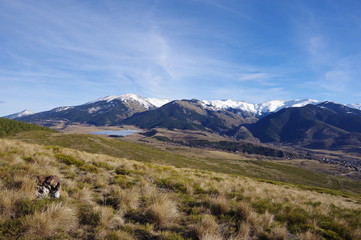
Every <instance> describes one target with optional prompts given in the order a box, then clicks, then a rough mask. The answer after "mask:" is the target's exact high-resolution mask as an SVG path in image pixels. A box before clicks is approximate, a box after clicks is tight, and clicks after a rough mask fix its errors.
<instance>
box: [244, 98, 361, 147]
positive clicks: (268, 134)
mask: <svg viewBox="0 0 361 240" xmlns="http://www.w3.org/2000/svg"><path fill="white" fill-rule="evenodd" d="M247 128H248V130H250V132H251V133H252V134H253V136H255V137H257V138H259V139H260V140H261V141H262V142H281V143H296V144H302V145H306V146H310V147H317V148H336V147H341V146H343V145H345V144H350V143H351V142H352V144H353V145H355V144H356V145H358V144H360V143H361V115H360V111H359V110H356V109H352V108H349V107H347V106H345V105H341V104H335V103H330V102H324V103H321V104H319V105H306V106H304V107H298V108H284V109H282V110H280V111H278V112H276V113H273V114H270V115H268V116H266V117H264V118H262V119H260V120H259V121H258V122H257V123H255V124H251V125H248V126H247Z"/></svg>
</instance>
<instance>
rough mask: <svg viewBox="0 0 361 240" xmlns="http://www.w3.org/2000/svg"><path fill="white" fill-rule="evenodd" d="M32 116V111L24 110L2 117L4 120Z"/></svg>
mask: <svg viewBox="0 0 361 240" xmlns="http://www.w3.org/2000/svg"><path fill="white" fill-rule="evenodd" d="M32 114H34V113H33V112H32V111H30V110H27V109H25V110H24V111H21V112H18V113H14V114H11V115H7V116H4V118H8V119H15V118H19V117H25V116H28V115H32Z"/></svg>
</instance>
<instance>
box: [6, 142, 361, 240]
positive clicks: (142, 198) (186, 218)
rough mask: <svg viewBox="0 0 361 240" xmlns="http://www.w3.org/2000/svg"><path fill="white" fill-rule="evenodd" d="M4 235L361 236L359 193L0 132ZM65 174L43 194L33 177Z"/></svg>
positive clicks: (233, 238)
mask: <svg viewBox="0 0 361 240" xmlns="http://www.w3.org/2000/svg"><path fill="white" fill-rule="evenodd" d="M0 166H1V168H0V239H23V240H25V239H130V240H131V239H136V240H138V239H167V240H168V239H169V240H182V239H207V240H208V239H215V240H216V239H231V240H236V239H310V240H313V239H360V238H361V237H360V236H361V231H360V229H361V222H360V219H359V217H360V215H361V206H360V198H359V196H357V195H353V196H347V198H346V197H345V196H340V195H337V194H329V193H328V192H327V191H318V190H316V191H314V190H313V189H300V187H299V186H292V185H286V184H283V185H281V184H275V183H274V182H268V181H258V180H254V179H250V178H246V177H240V176H236V175H228V174H222V173H214V172H209V171H203V170H193V169H187V168H175V167H170V166H162V165H157V164H152V163H140V162H136V161H132V160H128V159H125V158H116V157H112V156H108V155H102V154H91V153H87V152H82V151H77V150H73V149H67V148H62V147H56V146H51V147H44V146H39V145H34V144H26V143H23V142H17V141H12V140H5V139H0ZM50 174H56V175H58V176H59V177H60V178H61V179H62V190H61V197H60V199H35V196H34V188H35V176H36V175H50Z"/></svg>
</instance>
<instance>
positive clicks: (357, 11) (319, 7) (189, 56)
mask: <svg viewBox="0 0 361 240" xmlns="http://www.w3.org/2000/svg"><path fill="white" fill-rule="evenodd" d="M360 39H361V2H360V1H358V0H355V1H353V0H344V1H328V0H317V1H314V0H289V1H288V0H287V1H276V0H252V1H251V0H219V1H216V0H154V1H153V0H132V1H122V0H104V1H95V0H94V1H91V0H87V1H84V0H78V1H77V0H47V1H45V0H23V1H20V0H1V1H0V86H1V88H0V116H2V115H6V114H10V113H14V112H18V111H21V110H23V109H29V110H32V111H34V112H38V111H44V110H49V109H51V108H54V107H58V106H66V105H79V104H83V103H85V102H88V101H91V100H94V99H97V98H100V97H104V96H108V95H121V94H125V93H135V94H139V95H141V96H143V97H158V98H170V99H181V98H197V99H207V100H212V99H234V100H244V101H248V102H253V103H254V102H262V101H266V100H271V99H284V100H290V99H303V98H313V99H318V100H330V101H335V102H340V103H361V81H360V77H361V67H360V66H361V40H360Z"/></svg>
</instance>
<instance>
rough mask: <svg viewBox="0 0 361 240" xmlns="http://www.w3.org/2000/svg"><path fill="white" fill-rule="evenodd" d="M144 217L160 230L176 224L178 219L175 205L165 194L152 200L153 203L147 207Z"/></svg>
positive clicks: (178, 215)
mask: <svg viewBox="0 0 361 240" xmlns="http://www.w3.org/2000/svg"><path fill="white" fill-rule="evenodd" d="M146 215H147V216H148V218H149V220H150V221H151V222H153V223H154V224H156V225H157V226H158V227H160V228H164V227H169V226H171V225H173V224H175V223H177V222H178V221H179V218H180V214H179V211H178V207H177V203H176V202H175V201H174V200H172V199H171V198H169V196H168V195H166V194H162V195H159V196H158V197H156V198H155V199H153V203H152V204H151V205H150V206H149V207H148V209H147V211H146Z"/></svg>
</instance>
